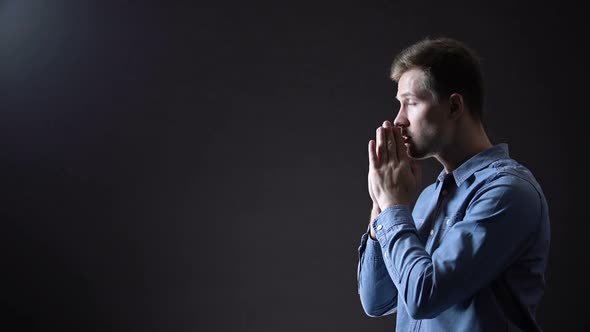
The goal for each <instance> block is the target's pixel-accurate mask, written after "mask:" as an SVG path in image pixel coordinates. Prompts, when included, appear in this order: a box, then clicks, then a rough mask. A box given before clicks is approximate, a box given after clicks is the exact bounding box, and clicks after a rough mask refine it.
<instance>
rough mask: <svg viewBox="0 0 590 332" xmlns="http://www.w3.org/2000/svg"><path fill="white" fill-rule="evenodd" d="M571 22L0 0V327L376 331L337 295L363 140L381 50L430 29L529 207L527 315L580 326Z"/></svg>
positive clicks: (424, 12) (351, 286)
mask: <svg viewBox="0 0 590 332" xmlns="http://www.w3.org/2000/svg"><path fill="white" fill-rule="evenodd" d="M586 22H587V17H584V16H583V15H582V11H581V10H580V8H575V7H571V6H569V5H568V4H567V3H565V2H562V1H560V2H558V3H552V4H549V5H544V6H543V7H539V6H538V5H537V4H534V5H533V3H532V2H531V3H530V4H502V5H500V4H496V5H494V6H491V5H481V4H476V2H473V3H471V2H466V3H453V2H445V1H440V2H438V1H428V2H424V1H412V2H408V1H406V2H394V1H384V0H367V1H324V2H319V1H317V2H312V1H309V2H308V1H287V2H282V1H274V2H273V1H268V2H248V1H244V2H240V1H233V2H227V1H224V2H216V3H210V4H209V5H205V4H197V3H196V2H192V1H186V2H180V1H177V2H174V1H167V2H165V1H162V2H161V3H156V2H148V1H130V0H129V1H111V2H105V1H33V0H4V1H0V84H1V86H0V88H1V89H0V101H1V103H0V110H1V116H2V117H1V119H0V120H1V121H0V126H1V128H0V129H1V130H0V133H1V135H2V139H1V142H2V148H1V150H0V152H1V155H0V158H1V164H2V166H1V167H2V168H1V169H0V170H1V171H2V173H1V174H2V179H1V183H0V186H1V188H2V191H1V192H2V197H1V198H2V203H1V204H0V206H1V211H2V229H1V231H0V234H1V241H0V242H1V243H2V247H1V248H0V250H2V254H3V255H2V257H4V258H3V259H2V263H3V264H2V270H1V271H2V276H3V279H4V280H5V281H4V282H3V283H2V296H0V298H1V299H2V303H3V306H4V307H5V310H3V312H4V313H7V317H8V318H9V319H2V320H1V321H0V324H5V325H9V324H12V323H16V324H17V328H11V329H10V330H11V331H50V330H55V331H360V330H362V331H392V330H393V326H394V323H395V321H394V318H393V316H388V317H386V318H380V319H372V318H368V317H366V316H365V315H364V313H363V311H362V308H361V305H360V302H359V300H358V295H357V289H356V264H357V256H356V255H357V252H356V250H357V246H358V241H359V238H360V236H361V234H362V233H363V232H364V230H365V229H366V225H367V223H368V217H369V210H370V199H369V197H368V194H367V191H366V174H367V169H368V162H367V153H366V150H367V149H366V146H367V142H368V140H369V139H371V138H373V137H374V130H375V128H376V127H377V126H379V125H380V124H381V122H382V121H383V120H385V119H390V120H391V119H393V118H394V116H395V114H396V110H397V103H396V101H395V98H394V96H395V92H396V86H395V85H394V84H393V83H392V82H391V81H390V80H389V78H388V70H389V66H390V64H391V61H392V59H393V56H394V55H395V54H396V53H397V52H398V51H399V50H401V48H403V47H405V46H407V45H409V44H410V43H413V42H415V41H417V40H419V39H421V38H423V37H425V36H449V37H455V38H458V39H461V40H463V41H465V42H466V43H467V44H469V45H471V46H472V47H473V48H475V49H476V50H477V51H478V52H479V54H480V55H481V56H482V58H483V69H484V75H485V82H486V87H487V101H486V104H485V106H486V109H485V112H486V117H487V126H488V129H489V134H490V136H491V138H492V140H493V142H494V143H499V142H508V143H509V145H510V151H511V155H512V156H513V157H514V158H516V159H517V160H519V161H521V162H522V163H523V164H524V165H526V166H528V167H529V168H530V169H531V170H532V171H533V172H534V173H535V175H536V176H537V178H538V180H539V181H540V183H541V185H542V187H543V188H544V190H545V193H546V196H547V199H548V201H549V204H550V213H551V222H552V232H553V233H552V247H551V255H550V262H549V269H548V273H547V286H548V288H547V291H546V295H545V297H544V298H543V302H542V304H541V306H540V308H539V310H538V317H539V321H540V324H541V325H542V327H544V329H545V330H546V331H574V330H582V329H584V328H585V327H587V326H588V323H587V322H588V318H587V317H585V315H587V305H586V304H585V303H583V300H584V299H585V298H587V297H588V295H589V294H588V287H587V284H586V281H587V275H586V274H585V273H584V272H583V271H582V268H583V267H585V265H587V256H586V253H585V248H584V243H585V241H586V239H587V238H588V235H587V233H588V230H589V229H590V227H589V226H588V220H587V218H585V217H586V213H584V212H586V211H587V208H584V204H586V201H585V200H583V198H584V197H583V196H582V195H583V188H584V185H583V182H584V181H586V180H585V177H586V175H585V173H584V172H583V171H584V170H585V169H584V168H583V167H582V165H584V163H583V162H581V159H580V155H581V154H582V153H584V152H586V146H585V142H584V140H585V136H586V133H585V132H583V130H584V129H585V127H586V126H585V125H584V124H583V122H582V121H581V119H582V115H583V114H584V113H585V112H587V107H586V106H587V102H586V99H585V97H586V96H587V93H588V92H587V84H586V81H587V79H586V77H585V76H586V75H588V65H587V63H586V61H587V60H586V59H587V54H586V53H585V52H583V51H582V49H583V48H584V46H583V45H584V44H586V43H587V40H586V39H587V36H586V30H587V28H588V26H587V23H586ZM439 170H440V167H439V166H438V165H437V164H436V163H434V162H431V161H428V162H424V163H423V171H424V184H427V183H429V182H431V181H432V180H434V177H435V175H436V174H437V173H438V172H439ZM506 231H507V232H509V231H510V230H506ZM0 329H2V330H5V329H4V328H2V327H0Z"/></svg>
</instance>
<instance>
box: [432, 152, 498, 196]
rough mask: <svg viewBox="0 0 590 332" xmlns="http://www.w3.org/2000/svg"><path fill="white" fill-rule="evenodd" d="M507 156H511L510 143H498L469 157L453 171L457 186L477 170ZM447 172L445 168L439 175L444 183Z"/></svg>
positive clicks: (439, 179) (439, 178)
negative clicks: (509, 152)
mask: <svg viewBox="0 0 590 332" xmlns="http://www.w3.org/2000/svg"><path fill="white" fill-rule="evenodd" d="M506 158H510V155H509V154H508V144H506V143H500V144H496V145H494V146H492V147H491V148H489V149H487V150H484V151H482V152H480V153H478V154H476V155H475V156H473V157H471V158H469V159H468V160H467V161H466V162H464V163H463V164H461V165H460V166H459V167H457V168H456V169H455V170H454V171H452V172H451V173H453V177H454V178H455V183H456V184H457V187H459V186H461V184H462V183H463V181H465V180H466V179H467V178H468V177H470V176H471V175H472V174H473V173H475V172H476V171H478V170H480V169H482V168H484V167H487V166H488V165H489V164H491V163H493V162H494V161H496V160H499V159H506ZM446 174H447V173H446V171H445V170H444V169H443V170H442V171H441V172H440V174H439V175H438V177H437V180H438V181H440V182H441V183H442V182H443V180H444V178H445V175H446Z"/></svg>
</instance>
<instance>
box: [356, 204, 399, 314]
mask: <svg viewBox="0 0 590 332" xmlns="http://www.w3.org/2000/svg"><path fill="white" fill-rule="evenodd" d="M379 213H381V210H380V209H379V207H378V206H373V210H372V211H371V217H370V221H369V231H367V232H366V233H365V234H363V236H362V238H361V245H360V246H359V264H358V275H357V279H358V292H359V295H360V298H361V304H362V306H363V309H364V310H365V313H366V314H367V315H368V316H371V317H379V316H384V315H388V314H391V313H394V312H395V309H396V308H397V289H396V288H395V285H394V284H393V281H392V280H391V277H390V276H389V273H388V272H387V268H386V267H385V263H384V262H383V257H382V256H381V246H380V245H379V242H378V241H376V240H374V239H372V238H376V236H375V230H374V229H373V227H372V226H373V220H375V218H376V217H377V216H378V215H379Z"/></svg>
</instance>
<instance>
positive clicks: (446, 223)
mask: <svg viewBox="0 0 590 332" xmlns="http://www.w3.org/2000/svg"><path fill="white" fill-rule="evenodd" d="M461 220H463V213H462V212H458V213H455V214H452V215H450V216H446V217H445V219H443V222H442V225H441V232H440V233H441V239H442V236H444V235H445V234H446V233H447V232H448V231H449V229H451V227H453V226H454V225H455V224H456V223H458V222H461Z"/></svg>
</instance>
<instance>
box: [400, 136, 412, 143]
mask: <svg viewBox="0 0 590 332" xmlns="http://www.w3.org/2000/svg"><path fill="white" fill-rule="evenodd" d="M402 138H403V139H404V144H408V143H410V136H407V135H402Z"/></svg>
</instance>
